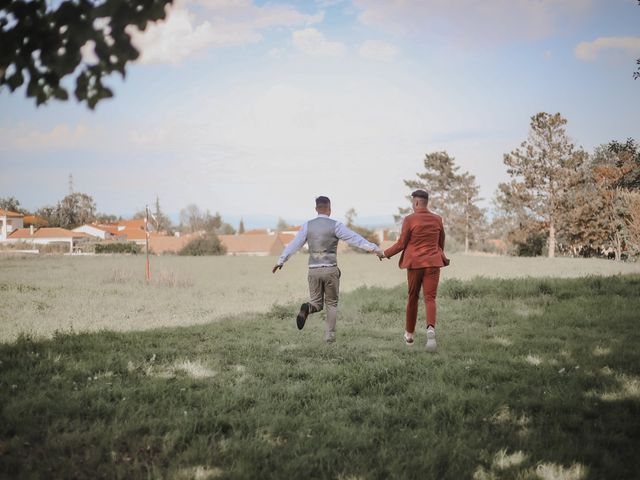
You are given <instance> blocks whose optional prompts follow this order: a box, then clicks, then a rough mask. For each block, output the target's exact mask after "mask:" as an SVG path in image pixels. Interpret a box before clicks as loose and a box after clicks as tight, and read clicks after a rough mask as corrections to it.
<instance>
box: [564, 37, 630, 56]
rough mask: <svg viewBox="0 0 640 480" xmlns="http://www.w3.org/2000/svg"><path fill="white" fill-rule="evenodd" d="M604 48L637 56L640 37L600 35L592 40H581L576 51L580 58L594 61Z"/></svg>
mask: <svg viewBox="0 0 640 480" xmlns="http://www.w3.org/2000/svg"><path fill="white" fill-rule="evenodd" d="M604 50H618V51H622V52H623V53H624V54H628V55H629V56H634V57H635V56H637V55H640V37H599V38H596V39H595V40H594V41H592V42H580V43H579V44H578V46H577V47H576V50H575V53H576V57H578V58H579V59H580V60H584V61H592V60H596V59H597V58H598V57H599V56H600V55H601V54H602V52H603V51H604Z"/></svg>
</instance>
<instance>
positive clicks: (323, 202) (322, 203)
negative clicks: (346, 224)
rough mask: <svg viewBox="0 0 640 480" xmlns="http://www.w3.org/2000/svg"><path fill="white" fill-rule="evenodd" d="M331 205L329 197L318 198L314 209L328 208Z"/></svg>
mask: <svg viewBox="0 0 640 480" xmlns="http://www.w3.org/2000/svg"><path fill="white" fill-rule="evenodd" d="M329 205H331V200H329V197H324V196H322V195H321V196H319V197H317V198H316V207H328V206H329Z"/></svg>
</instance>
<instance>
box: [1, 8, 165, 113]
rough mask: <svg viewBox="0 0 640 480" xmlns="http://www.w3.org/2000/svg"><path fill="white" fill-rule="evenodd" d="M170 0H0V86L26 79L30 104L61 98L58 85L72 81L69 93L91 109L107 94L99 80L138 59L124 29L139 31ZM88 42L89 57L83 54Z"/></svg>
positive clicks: (157, 16) (64, 97) (14, 85)
mask: <svg viewBox="0 0 640 480" xmlns="http://www.w3.org/2000/svg"><path fill="white" fill-rule="evenodd" d="M170 3H172V0H63V1H48V0H0V89H1V88H2V87H3V86H5V85H6V86H7V87H8V88H9V90H11V91H12V92H13V91H15V90H16V89H17V88H19V87H20V86H22V85H23V84H25V83H26V85H27V97H29V98H33V99H35V102H36V105H41V104H44V103H47V102H48V101H49V100H50V99H52V98H56V99H58V100H67V99H68V98H69V92H68V91H67V88H66V87H65V86H64V85H63V84H62V81H63V79H65V77H69V78H71V79H74V80H75V89H74V95H75V97H76V99H78V101H80V102H86V104H87V106H88V107H89V108H91V109H93V108H95V106H96V105H97V103H98V102H99V101H100V100H102V99H104V98H109V97H112V96H113V92H112V91H111V89H110V88H108V87H107V86H105V85H104V84H103V83H102V81H103V79H104V78H105V77H107V76H109V75H111V74H112V73H113V72H117V73H119V74H120V75H122V76H123V77H124V76H125V73H126V66H127V63H129V62H131V61H133V60H135V59H137V58H138V55H139V52H138V51H137V50H136V48H135V47H134V46H133V45H132V44H131V36H130V28H131V27H136V28H138V29H139V30H144V29H145V28H146V27H147V25H148V23H149V22H153V21H157V20H161V19H164V18H165V15H166V12H165V6H166V5H167V4H170ZM92 47H93V51H94V52H95V58H94V59H91V60H89V59H88V58H87V57H86V55H85V56H84V57H83V51H84V49H89V50H91V48H92Z"/></svg>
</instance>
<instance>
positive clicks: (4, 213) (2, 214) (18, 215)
mask: <svg viewBox="0 0 640 480" xmlns="http://www.w3.org/2000/svg"><path fill="white" fill-rule="evenodd" d="M0 217H9V218H22V217H24V215H23V214H22V213H18V212H12V211H11V210H3V209H2V208H0Z"/></svg>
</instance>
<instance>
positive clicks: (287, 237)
mask: <svg viewBox="0 0 640 480" xmlns="http://www.w3.org/2000/svg"><path fill="white" fill-rule="evenodd" d="M278 238H279V239H280V241H281V242H282V244H283V245H284V246H285V247H286V246H287V245H289V244H290V243H291V241H292V240H293V239H294V238H296V236H295V234H293V233H279V234H278Z"/></svg>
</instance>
